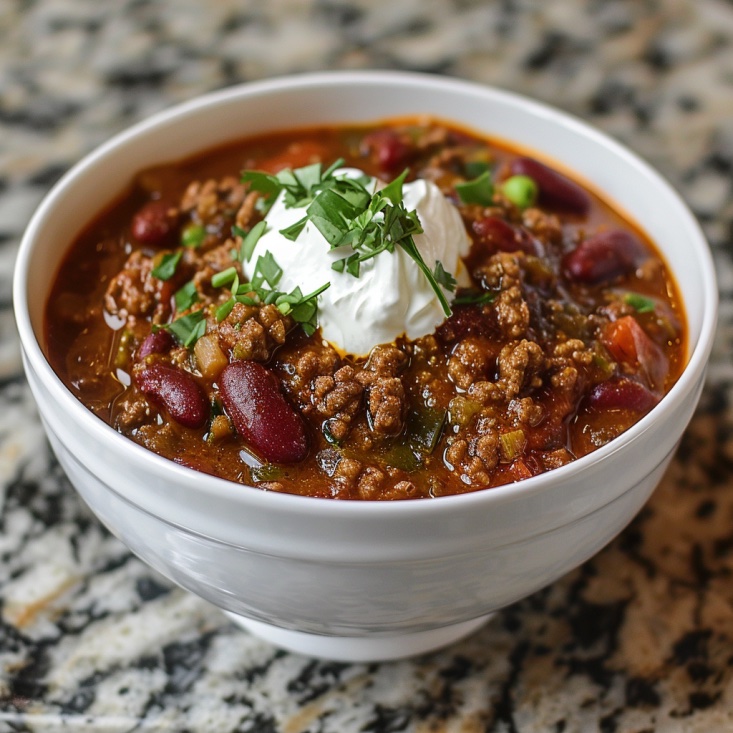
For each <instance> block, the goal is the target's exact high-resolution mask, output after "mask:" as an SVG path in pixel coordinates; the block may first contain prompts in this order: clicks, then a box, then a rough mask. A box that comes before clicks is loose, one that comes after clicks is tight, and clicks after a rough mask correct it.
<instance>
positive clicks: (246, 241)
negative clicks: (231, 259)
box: [232, 221, 267, 263]
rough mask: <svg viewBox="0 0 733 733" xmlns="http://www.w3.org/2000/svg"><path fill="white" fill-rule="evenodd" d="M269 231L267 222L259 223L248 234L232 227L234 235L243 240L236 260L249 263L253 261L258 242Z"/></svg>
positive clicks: (239, 228) (236, 227)
mask: <svg viewBox="0 0 733 733" xmlns="http://www.w3.org/2000/svg"><path fill="white" fill-rule="evenodd" d="M266 230H267V222H265V221H260V222H257V224H255V225H254V226H253V227H252V228H251V229H250V230H249V231H248V232H245V231H244V229H242V228H241V227H238V226H233V227H232V233H233V234H234V235H235V236H237V237H239V238H240V239H241V240H242V244H241V246H240V248H239V251H238V252H236V259H237V260H238V261H239V262H241V263H244V262H249V261H250V260H251V259H252V253H253V252H254V251H255V247H256V246H257V242H259V241H260V237H261V236H262V235H263V234H264V233H265V231H266Z"/></svg>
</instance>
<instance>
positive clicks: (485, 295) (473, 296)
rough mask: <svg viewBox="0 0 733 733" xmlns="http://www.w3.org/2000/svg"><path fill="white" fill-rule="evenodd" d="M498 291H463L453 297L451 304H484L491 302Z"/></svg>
mask: <svg viewBox="0 0 733 733" xmlns="http://www.w3.org/2000/svg"><path fill="white" fill-rule="evenodd" d="M498 294H499V293H498V292H494V291H492V290H488V291H484V290H479V291H470V290H468V291H464V292H462V293H461V295H459V296H457V297H456V298H454V299H453V305H484V304H486V303H493V302H494V301H495V300H496V296H497V295H498Z"/></svg>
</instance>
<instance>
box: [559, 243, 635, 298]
mask: <svg viewBox="0 0 733 733" xmlns="http://www.w3.org/2000/svg"><path fill="white" fill-rule="evenodd" d="M647 256H648V253H647V252H646V250H645V249H644V247H643V246H642V245H641V243H640V242H639V240H638V239H637V238H636V237H635V236H634V235H633V234H631V233H630V232H627V231H624V230H623V229H609V230H607V231H603V232H598V233H597V234H594V235H593V236H592V237H589V238H588V239H584V240H583V241H582V242H581V243H580V244H579V245H578V246H577V247H576V248H575V249H574V250H572V252H569V253H568V254H566V255H565V257H564V258H563V261H562V267H563V271H564V273H565V276H566V277H568V278H569V279H570V280H575V281H576V282H580V283H583V284H585V285H597V284H598V283H601V282H609V281H610V280H614V279H615V278H617V277H619V276H620V275H626V274H628V273H630V272H633V271H634V270H635V269H636V268H637V267H638V265H639V264H640V263H641V262H642V261H643V260H644V259H646V257H647Z"/></svg>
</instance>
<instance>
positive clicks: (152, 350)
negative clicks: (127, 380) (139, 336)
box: [137, 329, 175, 361]
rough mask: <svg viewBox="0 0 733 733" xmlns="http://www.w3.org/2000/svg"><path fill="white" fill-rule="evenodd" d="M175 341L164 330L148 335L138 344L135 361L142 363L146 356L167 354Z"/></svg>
mask: <svg viewBox="0 0 733 733" xmlns="http://www.w3.org/2000/svg"><path fill="white" fill-rule="evenodd" d="M173 344H175V341H174V339H173V336H171V335H170V333H168V331H166V330H165V329H161V330H160V331H153V332H152V333H149V334H148V335H147V336H146V337H145V338H144V339H143V342H142V343H141V344H140V347H139V348H138V350H137V359H138V361H142V360H143V359H144V358H145V357H146V356H150V355H151V354H167V353H168V352H169V351H170V350H171V349H172V348H173Z"/></svg>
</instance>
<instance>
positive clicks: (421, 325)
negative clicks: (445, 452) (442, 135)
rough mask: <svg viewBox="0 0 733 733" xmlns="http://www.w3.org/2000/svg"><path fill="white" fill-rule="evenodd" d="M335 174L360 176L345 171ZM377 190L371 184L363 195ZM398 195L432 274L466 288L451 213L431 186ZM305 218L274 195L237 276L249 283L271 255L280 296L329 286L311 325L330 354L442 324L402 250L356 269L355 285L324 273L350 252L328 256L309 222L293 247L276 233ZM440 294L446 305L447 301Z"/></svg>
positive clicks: (462, 237)
mask: <svg viewBox="0 0 733 733" xmlns="http://www.w3.org/2000/svg"><path fill="white" fill-rule="evenodd" d="M337 175H339V176H348V177H358V176H362V175H364V174H363V173H362V172H361V171H358V170H355V169H352V168H346V169H342V170H340V171H338V173H337ZM382 185H383V184H381V183H380V182H378V181H377V180H376V179H372V180H371V184H370V187H368V188H369V190H374V187H381V186H382ZM402 192H403V201H404V204H405V208H406V209H407V210H408V211H410V210H412V209H414V210H415V211H416V212H417V216H418V218H419V220H420V225H421V226H422V228H423V230H424V231H423V232H422V233H421V234H416V235H415V236H414V237H413V238H414V241H415V245H416V247H417V248H418V250H419V251H420V254H421V255H422V257H423V259H424V260H425V263H426V264H427V266H428V267H429V268H430V269H431V270H433V269H434V268H435V263H436V261H439V262H440V263H441V264H442V265H443V268H444V269H445V270H446V271H447V272H450V273H451V274H452V275H453V276H454V277H456V278H457V279H458V281H459V283H466V280H467V276H466V273H465V266H464V265H463V262H462V260H461V257H463V256H465V255H466V254H467V253H468V249H469V246H470V240H469V238H468V235H467V233H466V230H465V228H464V226H463V222H462V220H461V217H460V214H459V213H458V210H457V209H456V208H455V206H453V204H451V203H450V202H449V201H448V200H447V199H446V198H445V197H444V196H443V194H442V193H441V191H440V189H439V188H438V187H437V186H436V185H435V184H434V183H431V182H430V181H425V180H416V181H414V182H412V183H406V184H404V185H403V188H402ZM305 213H306V208H305V207H303V208H300V207H293V208H286V207H285V204H284V202H283V195H282V194H281V195H280V196H279V197H278V198H277V199H276V201H275V203H274V204H273V205H272V207H271V208H270V210H269V212H268V213H267V216H266V217H265V220H266V222H267V230H266V232H265V233H264V234H263V235H262V237H260V239H259V241H258V242H257V245H256V246H255V248H254V251H253V253H252V257H251V258H250V259H249V261H248V262H245V263H244V271H245V275H246V276H247V277H252V276H253V274H254V270H255V266H256V263H257V259H258V257H260V256H261V255H264V254H265V253H266V252H270V253H271V254H272V256H273V257H274V258H275V261H276V262H277V264H278V265H279V266H280V267H281V268H282V270H283V274H282V278H281V279H280V282H279V283H278V289H279V290H282V291H285V292H290V291H291V290H293V289H294V288H295V287H296V286H297V287H299V288H300V289H301V291H302V292H303V294H304V295H305V294H308V293H311V292H313V291H314V290H316V289H318V288H319V287H321V286H322V285H324V284H325V283H328V282H330V283H331V285H330V287H329V288H328V289H327V290H325V291H324V292H323V293H322V294H321V295H320V296H319V298H318V324H319V326H320V328H321V334H322V336H323V338H324V339H325V340H326V341H328V342H329V343H330V344H332V345H333V346H334V348H336V349H337V350H339V351H341V352H344V353H349V354H354V355H355V356H366V355H367V354H368V353H369V352H370V351H371V349H372V348H373V347H374V346H376V345H377V344H383V343H390V342H392V341H394V340H395V339H396V338H398V337H399V336H402V335H405V336H407V337H408V338H409V339H416V338H419V337H420V336H425V335H427V334H429V333H432V332H433V331H434V330H435V328H436V327H437V326H438V325H440V324H441V323H442V322H443V321H444V320H445V313H444V312H443V309H442V307H441V305H440V302H439V301H438V298H437V296H436V295H435V293H434V291H433V289H432V288H431V286H430V283H429V282H428V281H427V279H426V277H425V275H424V274H423V273H422V272H421V270H420V269H419V268H418V266H417V264H416V263H415V261H414V260H413V259H412V258H411V257H410V256H409V255H408V254H407V253H406V252H405V251H404V250H403V249H402V248H401V247H399V246H398V247H395V250H394V252H387V251H385V252H381V253H380V254H378V255H377V256H376V257H373V258H371V259H369V260H366V261H365V262H363V263H362V265H361V272H360V275H359V277H358V278H357V277H354V276H353V275H351V274H349V273H348V272H346V271H344V272H337V271H336V270H333V269H332V268H331V265H332V264H333V263H334V262H335V261H336V260H340V259H342V258H344V257H348V256H349V255H350V254H352V253H353V250H352V249H351V247H348V246H345V247H339V248H337V249H331V248H330V245H329V244H328V242H327V241H326V239H325V238H324V237H323V235H322V234H321V233H320V232H319V231H318V229H317V228H316V227H315V226H314V225H313V223H312V222H308V223H307V224H306V226H305V228H304V229H303V230H302V231H301V233H300V235H299V236H298V238H297V239H296V240H295V241H292V240H290V239H287V238H286V237H284V236H283V235H282V234H280V230H282V229H285V228H286V227H288V226H290V225H292V224H295V222H297V221H299V220H300V219H302V218H303V217H304V216H305ZM445 294H446V297H447V298H448V300H449V301H450V300H451V299H452V297H453V294H452V293H450V292H448V291H445Z"/></svg>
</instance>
